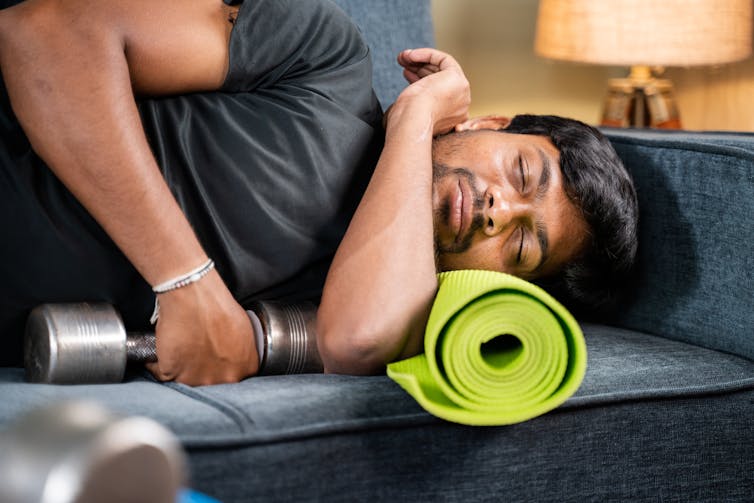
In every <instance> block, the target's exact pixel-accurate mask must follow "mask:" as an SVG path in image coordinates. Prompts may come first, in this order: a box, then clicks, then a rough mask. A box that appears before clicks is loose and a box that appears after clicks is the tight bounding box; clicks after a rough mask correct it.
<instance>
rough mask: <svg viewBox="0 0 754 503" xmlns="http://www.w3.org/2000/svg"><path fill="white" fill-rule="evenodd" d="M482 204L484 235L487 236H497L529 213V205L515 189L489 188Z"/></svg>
mask: <svg viewBox="0 0 754 503" xmlns="http://www.w3.org/2000/svg"><path fill="white" fill-rule="evenodd" d="M484 203H485V204H484V210H483V215H484V233H485V234H486V235H487V236H497V235H498V234H500V233H501V232H503V231H504V230H505V229H507V228H508V227H510V225H511V224H514V223H516V222H520V221H521V220H522V219H524V218H527V217H528V215H529V214H530V213H531V204H530V203H529V202H527V201H525V200H524V199H523V198H522V197H521V195H520V194H519V193H518V192H517V191H516V190H515V189H511V190H509V191H505V190H504V189H503V188H502V187H492V186H491V187H489V188H488V189H487V192H486V193H485V200H484Z"/></svg>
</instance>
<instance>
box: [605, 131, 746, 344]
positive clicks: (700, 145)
mask: <svg viewBox="0 0 754 503" xmlns="http://www.w3.org/2000/svg"><path fill="white" fill-rule="evenodd" d="M608 136H609V137H610V139H611V141H612V143H613V145H614V146H615V148H616V150H617V151H618V154H619V155H620V156H621V157H622V158H623V160H624V162H625V164H626V166H627V167H628V169H629V171H631V172H632V174H633V176H634V180H635V182H636V188H637V192H638V197H639V207H640V217H639V218H640V232H639V240H640V241H639V256H638V272H637V276H636V285H635V288H634V290H633V293H632V295H631V299H630V302H629V304H628V306H627V307H626V308H625V310H624V311H623V312H622V313H621V314H620V315H619V316H618V319H617V321H616V322H617V323H618V324H620V325H621V326H624V327H628V328H632V329H635V330H639V331H644V332H649V333H653V334H657V335H662V336H665V337H672V338H674V339H678V340H683V341H687V342H692V343H694V344H699V345H702V346H705V347H710V348H716V349H720V350H723V351H729V352H732V353H735V354H739V355H743V356H747V357H748V358H752V359H754V337H752V335H751V330H752V327H754V294H752V292H754V253H752V245H751V240H752V238H754V219H753V218H752V216H754V135H751V134H732V133H720V134H715V133H689V132H680V133H673V132H669V133H663V132H659V131H619V130H609V131H608Z"/></svg>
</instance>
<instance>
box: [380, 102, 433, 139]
mask: <svg viewBox="0 0 754 503" xmlns="http://www.w3.org/2000/svg"><path fill="white" fill-rule="evenodd" d="M433 128H434V114H433V99H432V98H431V97H428V96H423V95H413V94H411V95H406V94H401V95H400V96H398V99H397V100H395V103H394V104H393V106H392V107H390V113H389V116H388V118H387V124H386V128H385V134H386V136H387V137H388V138H389V137H390V136H392V135H401V136H404V135H406V134H407V133H409V134H410V132H415V133H416V134H418V135H419V138H423V137H424V136H425V135H426V136H429V137H431V136H432V130H433Z"/></svg>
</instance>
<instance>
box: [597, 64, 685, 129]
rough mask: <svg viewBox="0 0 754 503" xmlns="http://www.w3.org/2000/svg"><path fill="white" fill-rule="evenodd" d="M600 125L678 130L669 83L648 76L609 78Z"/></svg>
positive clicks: (672, 93)
mask: <svg viewBox="0 0 754 503" xmlns="http://www.w3.org/2000/svg"><path fill="white" fill-rule="evenodd" d="M608 83H609V88H608V95H607V98H606V100H605V107H604V111H603V114H602V122H601V125H602V126H611V127H650V128H660V129H681V118H680V116H679V115H678V107H677V106H676V101H675V95H674V92H673V84H672V83H671V82H670V81H669V80H665V79H655V78H653V77H651V75H646V77H645V78H638V79H637V78H636V77H635V76H634V71H633V70H632V75H631V77H628V78H625V79H610V80H609V81H608Z"/></svg>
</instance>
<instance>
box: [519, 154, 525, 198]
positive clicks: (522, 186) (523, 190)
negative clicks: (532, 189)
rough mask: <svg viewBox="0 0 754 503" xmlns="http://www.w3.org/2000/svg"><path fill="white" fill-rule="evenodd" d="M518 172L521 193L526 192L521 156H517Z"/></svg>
mask: <svg viewBox="0 0 754 503" xmlns="http://www.w3.org/2000/svg"><path fill="white" fill-rule="evenodd" d="M518 171H519V173H521V192H522V193H523V192H525V191H526V176H524V161H523V159H522V157H521V156H518Z"/></svg>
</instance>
